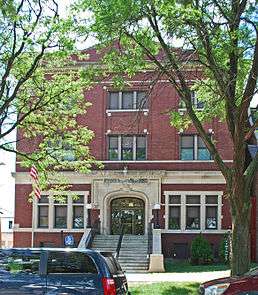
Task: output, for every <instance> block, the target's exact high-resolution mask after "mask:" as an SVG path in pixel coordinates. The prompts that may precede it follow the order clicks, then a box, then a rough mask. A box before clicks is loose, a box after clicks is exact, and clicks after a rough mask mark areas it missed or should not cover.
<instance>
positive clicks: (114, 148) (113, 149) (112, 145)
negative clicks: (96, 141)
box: [108, 136, 119, 161]
mask: <svg viewBox="0 0 258 295" xmlns="http://www.w3.org/2000/svg"><path fill="white" fill-rule="evenodd" d="M108 140H109V149H108V158H109V160H112V161H114V160H118V158H119V154H118V136H109V138H108Z"/></svg>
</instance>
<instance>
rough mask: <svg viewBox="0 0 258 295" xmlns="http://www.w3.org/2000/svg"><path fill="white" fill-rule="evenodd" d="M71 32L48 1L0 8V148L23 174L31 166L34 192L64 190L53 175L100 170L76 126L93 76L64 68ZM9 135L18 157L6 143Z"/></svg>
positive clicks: (89, 135)
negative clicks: (36, 184)
mask: <svg viewBox="0 0 258 295" xmlns="http://www.w3.org/2000/svg"><path fill="white" fill-rule="evenodd" d="M76 32H77V27H76V23H75V22H74V21H73V17H72V15H68V16H67V17H66V18H61V17H60V16H59V7H58V6H57V5H56V2H55V1H53V0H50V1H49V0H40V1H39V0H24V1H1V2H0V128H1V134H0V148H2V149H4V150H8V151H11V152H16V153H17V155H18V161H21V165H22V166H25V167H28V168H30V167H31V166H32V164H34V165H36V167H37V168H38V170H39V173H40V187H41V190H44V189H49V188H50V187H49V185H50V184H51V188H52V189H59V190H60V189H64V187H67V185H68V184H67V180H66V179H65V177H60V173H59V171H60V170H63V169H65V170H73V171H78V172H83V173H87V172H89V170H90V169H91V167H92V166H93V165H94V166H98V167H100V166H101V164H100V163H98V162H97V161H96V160H95V159H94V157H93V156H92V155H91V153H90V150H89V143H90V141H91V140H92V139H93V137H94V133H93V132H92V131H91V130H89V128H88V127H87V126H86V125H85V123H80V122H81V121H80V116H85V114H86V112H87V110H88V108H89V107H90V106H91V104H90V103H89V102H87V101H86V99H85V97H84V93H83V91H85V90H87V89H89V88H90V87H91V85H92V83H93V75H92V72H90V71H81V70H80V68H79V67H76V66H75V62H73V61H72V60H71V55H72V54H73V53H74V52H75V49H76V47H75V41H76V40H75V39H76ZM15 129H18V136H17V150H16V148H15V145H14V144H13V143H11V142H10V140H9V136H10V134H12V132H13V131H14V130H15ZM49 143H52V148H50V146H49ZM53 143H56V144H55V146H54V148H53ZM59 143H62V144H59ZM54 184H55V185H54Z"/></svg>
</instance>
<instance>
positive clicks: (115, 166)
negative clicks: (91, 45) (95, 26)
mask: <svg viewBox="0 0 258 295" xmlns="http://www.w3.org/2000/svg"><path fill="white" fill-rule="evenodd" d="M87 53H88V54H89V59H88V60H87V61H80V62H79V61H78V63H80V65H81V66H86V65H87V63H91V64H92V63H95V62H98V58H99V56H98V54H97V53H96V51H95V49H90V50H88V51H87ZM186 75H187V76H189V83H193V81H194V80H196V79H199V78H200V77H201V72H199V70H198V69H194V70H193V69H189V70H186ZM154 78H155V73H153V72H151V71H146V72H140V73H139V74H137V75H136V76H134V77H133V78H131V79H128V82H130V86H128V87H126V88H124V90H123V91H116V90H115V89H114V87H113V84H112V81H111V80H108V79H107V80H104V81H102V82H100V83H98V84H96V85H95V86H94V87H93V88H92V89H91V90H89V91H87V92H85V98H86V99H87V100H89V101H90V102H91V103H92V107H91V108H90V109H89V110H88V112H87V115H86V116H85V117H83V116H80V117H79V118H78V120H79V121H80V122H81V123H83V124H85V125H87V126H88V127H89V128H90V129H91V130H93V131H94V133H95V139H94V140H93V142H92V144H91V151H92V154H93V155H94V156H95V157H96V159H98V160H101V161H103V164H104V169H103V170H98V171H97V170H96V171H92V172H91V173H90V174H88V175H82V174H77V173H74V172H72V171H71V172H65V173H66V175H67V177H68V179H69V182H70V183H71V184H72V190H73V191H75V192H76V193H77V194H78V195H79V196H80V199H78V200H77V201H73V200H72V198H70V196H69V193H68V196H67V203H66V204H58V203H54V202H53V201H51V199H48V198H45V197H44V196H47V195H48V192H44V193H43V197H42V198H41V199H40V201H38V202H37V201H35V202H34V203H33V204H31V203H28V201H27V198H28V195H29V193H30V192H31V190H32V187H31V181H30V178H29V174H28V171H26V170H24V169H22V168H21V167H20V166H19V164H18V163H17V166H16V201H15V204H16V206H15V232H14V245H15V246H16V247H30V246H35V247H38V246H45V245H48V246H60V245H62V243H63V237H64V235H67V234H68V233H70V234H72V235H73V236H74V237H75V240H76V244H78V243H79V241H80V239H81V237H82V236H83V234H84V232H85V229H86V227H87V225H88V226H93V225H98V227H99V231H100V233H101V234H118V233H119V224H120V221H121V218H123V220H124V221H125V224H126V226H125V232H126V234H131V235H147V233H148V228H149V226H148V225H149V224H150V223H151V222H153V223H154V227H156V228H160V230H159V233H160V236H161V241H162V253H163V254H164V257H174V258H186V257H188V256H189V251H190V245H191V241H192V239H193V238H194V237H195V236H196V235H197V234H199V233H200V232H201V233H202V234H203V235H204V236H205V238H207V239H208V240H209V241H210V243H211V244H212V245H213V248H214V253H215V254H217V252H218V245H219V242H220V239H221V238H222V237H223V235H224V234H225V233H227V232H228V231H229V230H230V229H231V218H230V210H229V204H228V201H227V199H226V198H225V197H223V194H224V190H225V181H224V178H223V176H222V174H221V173H220V172H219V170H218V167H217V166H216V165H215V164H214V161H213V160H212V159H211V157H210V154H209V152H208V151H207V149H206V147H205V145H204V144H203V142H202V140H201V139H200V137H199V136H198V134H197V132H196V130H195V129H194V128H192V127H191V128H189V129H188V130H187V131H184V132H178V130H176V129H175V128H173V127H171V126H170V123H169V115H168V110H171V109H180V106H181V104H180V97H179V96H178V94H177V93H176V91H175V89H174V88H173V87H172V86H171V85H170V83H169V81H167V80H166V78H162V77H161V78H160V79H159V80H158V81H157V83H156V84H155V85H153V80H154ZM128 85H129V84H128ZM150 89H152V90H151V92H150ZM146 97H147V98H148V99H147V100H146V101H145V98H146ZM193 101H194V103H195V105H196V107H197V108H199V110H200V111H201V109H202V107H203V106H202V103H200V102H198V99H197V97H196V96H195V95H194V93H193ZM181 111H182V112H184V109H183V108H181ZM205 128H206V131H207V133H209V134H210V135H211V136H212V137H213V138H214V140H215V141H216V145H217V148H218V149H219V151H220V153H221V155H222V157H223V160H224V161H225V162H226V163H227V164H228V165H231V163H232V152H231V149H232V146H231V143H230V141H229V134H228V132H227V128H226V127H225V125H224V123H222V122H220V121H219V120H218V119H214V120H212V122H210V123H209V124H206V126H205ZM20 148H23V147H20ZM254 234H255V233H254ZM253 239H254V240H255V236H253Z"/></svg>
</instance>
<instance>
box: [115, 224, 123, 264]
mask: <svg viewBox="0 0 258 295" xmlns="http://www.w3.org/2000/svg"><path fill="white" fill-rule="evenodd" d="M120 229H121V230H120V235H119V239H118V242H117V247H116V255H115V256H116V259H118V258H119V254H120V250H121V246H122V241H123V236H124V223H122V224H121V227H120Z"/></svg>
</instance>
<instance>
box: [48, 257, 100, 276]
mask: <svg viewBox="0 0 258 295" xmlns="http://www.w3.org/2000/svg"><path fill="white" fill-rule="evenodd" d="M47 269H48V273H94V274H96V273H98V271H97V268H96V265H95V263H94V262H93V260H92V259H91V257H89V256H88V255H87V254H85V253H80V252H78V253H76V252H50V255H49V257H48V267H47Z"/></svg>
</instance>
